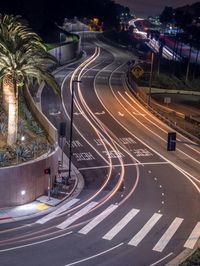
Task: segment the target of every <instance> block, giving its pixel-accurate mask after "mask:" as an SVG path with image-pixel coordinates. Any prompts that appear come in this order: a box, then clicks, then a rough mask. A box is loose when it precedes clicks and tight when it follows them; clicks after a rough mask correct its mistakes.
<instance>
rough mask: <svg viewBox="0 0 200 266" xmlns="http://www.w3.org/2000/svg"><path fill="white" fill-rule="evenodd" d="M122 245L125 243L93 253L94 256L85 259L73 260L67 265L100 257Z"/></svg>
mask: <svg viewBox="0 0 200 266" xmlns="http://www.w3.org/2000/svg"><path fill="white" fill-rule="evenodd" d="M122 245H124V243H120V244H119V245H117V246H114V247H112V248H110V249H107V250H105V251H102V252H100V253H98V254H95V255H93V256H90V257H88V258H85V259H82V260H78V261H75V262H72V263H69V264H66V265H65V266H71V265H75V264H78V263H81V262H84V261H87V260H90V259H93V258H96V257H99V256H101V255H103V254H106V253H108V252H110V251H112V250H114V249H116V248H118V247H120V246H122Z"/></svg>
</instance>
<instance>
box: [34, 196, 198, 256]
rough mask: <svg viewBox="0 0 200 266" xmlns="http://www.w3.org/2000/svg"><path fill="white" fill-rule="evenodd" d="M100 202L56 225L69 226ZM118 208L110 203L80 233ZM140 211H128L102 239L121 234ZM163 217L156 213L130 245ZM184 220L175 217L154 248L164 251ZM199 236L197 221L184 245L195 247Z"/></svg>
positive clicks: (145, 234)
mask: <svg viewBox="0 0 200 266" xmlns="http://www.w3.org/2000/svg"><path fill="white" fill-rule="evenodd" d="M78 201H79V199H72V200H71V201H69V202H67V203H66V204H64V205H63V206H61V207H60V208H58V209H57V210H55V211H54V212H52V213H50V214H48V215H46V216H44V217H43V218H41V219H39V220H37V221H36V223H38V224H44V223H47V222H48V221H50V220H52V219H54V218H56V217H57V215H58V214H61V213H62V212H64V211H65V210H67V209H69V208H70V207H71V206H73V205H75V204H76V203H77V202H78ZM98 204H99V202H97V201H91V202H89V203H88V204H87V205H86V206H84V207H83V208H81V209H80V210H78V211H77V212H75V213H74V214H73V215H71V216H69V217H68V218H67V219H65V220H64V221H63V222H62V223H60V224H58V225H57V226H56V227H57V228H58V229H61V230H63V229H66V228H68V227H69V226H70V225H72V224H73V223H74V222H76V221H78V220H79V219H81V218H82V217H83V216H84V215H87V214H88V213H89V212H90V211H91V210H92V209H93V208H95V207H96V206H97V205H98ZM117 208H118V205H117V204H111V205H109V206H108V207H107V208H106V209H104V210H103V211H102V212H100V213H99V214H98V215H97V216H95V217H94V218H92V219H90V220H89V221H88V223H87V224H86V225H84V226H83V227H82V228H81V229H80V230H79V231H78V233H79V234H83V235H87V234H89V233H90V232H91V231H92V230H95V228H96V227H97V226H98V225H99V224H100V223H102V222H103V221H104V220H105V219H106V218H107V217H108V216H111V215H112V214H113V213H114V212H115V210H116V209H117ZM140 213H141V210H139V209H134V208H133V209H131V210H130V211H128V213H126V214H125V215H124V217H123V218H122V219H121V220H119V221H118V222H117V223H116V224H115V225H114V226H113V227H112V228H111V229H110V230H109V231H108V232H106V234H104V235H103V236H102V239H105V240H108V241H111V240H112V239H113V238H114V237H115V236H117V235H118V234H120V232H121V231H122V229H123V228H125V227H126V226H127V225H128V223H130V222H132V221H134V218H135V216H138V215H139V214H140ZM162 218H163V215H162V214H160V213H154V214H153V215H152V216H151V217H150V218H149V220H148V221H147V222H146V223H145V224H144V225H143V227H141V228H140V230H139V231H138V232H137V233H136V234H135V235H133V236H130V238H131V237H132V238H131V239H130V241H129V242H128V245H130V246H134V247H137V246H138V245H139V244H140V243H141V242H142V241H143V240H144V239H145V237H146V236H147V235H148V234H149V233H150V231H151V230H153V229H154V228H155V227H156V225H157V223H158V222H159V221H161V220H162ZM183 222H184V219H183V218H179V217H175V218H174V220H173V221H172V222H171V224H169V225H168V228H167V229H166V230H165V232H164V233H163V235H162V236H161V237H160V239H157V240H156V241H157V243H156V244H155V245H154V247H153V249H152V250H153V251H156V252H162V251H163V250H164V249H165V248H166V246H167V245H168V244H169V242H170V241H171V240H172V238H173V237H174V236H175V234H176V232H177V230H178V229H179V228H180V227H181V225H182V224H183ZM199 238H200V222H197V224H196V225H195V227H194V229H193V230H192V232H191V233H190V235H189V237H188V238H187V240H186V241H185V243H184V245H183V247H184V248H188V249H193V248H194V246H195V244H196V243H197V241H198V239H199Z"/></svg>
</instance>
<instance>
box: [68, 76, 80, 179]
mask: <svg viewBox="0 0 200 266" xmlns="http://www.w3.org/2000/svg"><path fill="white" fill-rule="evenodd" d="M74 83H81V80H72V96H71V116H70V118H71V121H70V136H69V175H68V179H70V178H71V164H72V137H73V113H74ZM66 181H67V180H66Z"/></svg>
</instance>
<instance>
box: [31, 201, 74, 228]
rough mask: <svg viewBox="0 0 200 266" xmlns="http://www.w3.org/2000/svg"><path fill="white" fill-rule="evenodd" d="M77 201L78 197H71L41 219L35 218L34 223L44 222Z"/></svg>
mask: <svg viewBox="0 0 200 266" xmlns="http://www.w3.org/2000/svg"><path fill="white" fill-rule="evenodd" d="M78 201H79V199H72V200H70V201H68V202H67V203H66V204H64V205H62V206H61V207H60V208H58V209H56V210H55V211H53V212H51V213H50V214H48V215H46V216H44V217H42V218H41V219H39V220H37V221H36V223H38V224H44V223H46V222H48V221H49V220H51V219H53V218H55V217H56V215H58V214H60V213H61V212H64V211H66V210H67V209H69V208H70V207H71V206H72V205H74V204H75V203H77V202H78Z"/></svg>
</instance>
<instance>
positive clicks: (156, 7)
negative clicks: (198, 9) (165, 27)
mask: <svg viewBox="0 0 200 266" xmlns="http://www.w3.org/2000/svg"><path fill="white" fill-rule="evenodd" d="M115 2H117V3H119V4H122V5H125V6H128V7H129V8H130V10H131V11H133V13H134V14H135V15H136V16H137V17H140V16H141V17H148V16H149V15H159V14H160V13H161V12H162V11H163V9H164V7H165V6H171V7H173V8H176V7H181V6H184V5H190V4H193V3H196V2H198V1H197V0H115Z"/></svg>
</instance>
